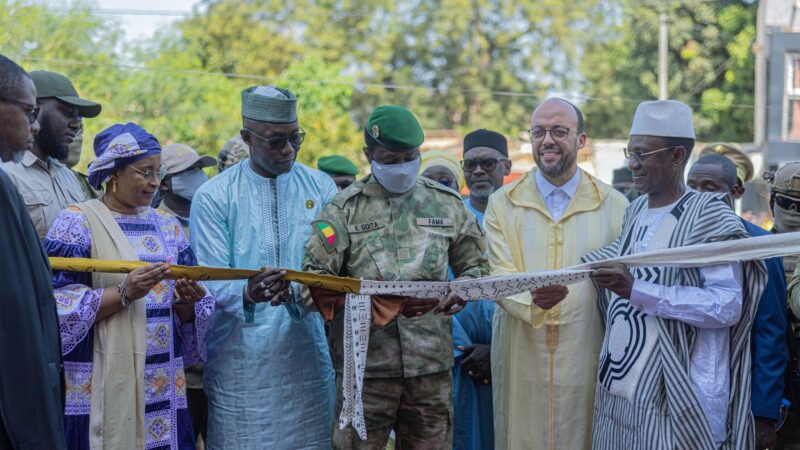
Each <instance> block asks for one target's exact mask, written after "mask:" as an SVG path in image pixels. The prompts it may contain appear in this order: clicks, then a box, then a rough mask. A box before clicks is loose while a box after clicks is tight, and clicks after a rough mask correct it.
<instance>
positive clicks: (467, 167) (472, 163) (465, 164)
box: [461, 158, 506, 172]
mask: <svg viewBox="0 0 800 450" xmlns="http://www.w3.org/2000/svg"><path fill="white" fill-rule="evenodd" d="M500 161H506V159H498V158H486V159H465V160H463V161H461V168H462V169H464V172H473V171H474V170H475V169H477V168H478V165H480V166H481V169H483V171H484V172H493V171H494V169H497V163H499V162H500Z"/></svg>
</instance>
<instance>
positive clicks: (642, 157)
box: [622, 145, 676, 162]
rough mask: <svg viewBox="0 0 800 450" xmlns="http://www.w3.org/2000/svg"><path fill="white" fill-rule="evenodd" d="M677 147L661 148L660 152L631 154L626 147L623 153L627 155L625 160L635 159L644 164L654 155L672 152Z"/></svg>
mask: <svg viewBox="0 0 800 450" xmlns="http://www.w3.org/2000/svg"><path fill="white" fill-rule="evenodd" d="M675 147H676V146H675V145H673V146H672V147H664V148H659V149H658V150H651V151H649V152H631V151H628V148H627V147H625V148H623V149H622V152H623V153H624V154H625V158H626V159H635V160H636V161H639V162H644V161H646V160H647V159H649V158H650V157H651V156H652V155H654V154H656V153H658V152H663V151H664V150H671V149H673V148H675Z"/></svg>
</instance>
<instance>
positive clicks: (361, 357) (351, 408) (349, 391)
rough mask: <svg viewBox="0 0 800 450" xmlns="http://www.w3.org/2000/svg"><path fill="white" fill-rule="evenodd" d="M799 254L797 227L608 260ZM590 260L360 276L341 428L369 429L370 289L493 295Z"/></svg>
mask: <svg viewBox="0 0 800 450" xmlns="http://www.w3.org/2000/svg"><path fill="white" fill-rule="evenodd" d="M796 254H800V232H794V233H784V234H776V235H771V236H760V237H754V238H747V239H739V240H732V241H723V242H715V243H711V244H700V245H693V246H689V247H678V248H670V249H665V250H655V251H650V252H644V253H639V254H636V255H630V256H623V257H619V258H613V259H610V260H608V261H609V262H610V261H615V262H621V263H624V264H626V265H628V266H629V267H641V266H653V267H664V266H671V267H702V266H709V265H717V264H728V263H732V262H740V261H749V260H754V259H765V258H773V257H777V256H789V255H796ZM589 266H590V265H589V264H581V265H578V266H573V267H569V268H567V269H563V270H554V271H543V272H526V273H516V274H511V275H498V276H491V277H485V278H478V279H471V280H459V281H452V282H449V283H448V282H444V281H366V280H365V281H362V282H361V290H360V293H361V295H354V294H347V299H346V302H345V317H344V374H343V377H344V378H343V380H342V387H343V390H344V403H343V406H342V413H341V415H340V416H339V428H340V429H344V428H345V427H346V426H347V425H348V424H350V425H352V426H353V427H354V428H355V429H356V431H357V432H358V436H359V437H360V438H361V439H362V440H366V438H367V432H366V426H365V424H364V409H363V405H362V403H361V392H362V387H363V384H364V368H365V367H366V361H367V347H368V344H369V330H370V326H371V324H372V305H371V300H370V295H399V296H404V297H413V298H438V299H439V300H444V299H445V298H446V297H447V295H448V293H449V292H450V291H451V290H452V291H454V292H455V293H456V294H458V296H459V297H460V298H462V299H464V300H489V301H493V300H497V299H502V298H506V297H509V296H511V295H514V294H519V293H522V292H528V291H530V290H531V289H536V288H541V287H546V286H551V285H555V284H559V285H564V286H566V285H570V284H575V283H580V282H581V281H585V280H588V279H589V274H590V273H591V272H592V271H591V270H589V269H588V267H589Z"/></svg>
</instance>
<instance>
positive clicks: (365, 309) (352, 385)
mask: <svg viewBox="0 0 800 450" xmlns="http://www.w3.org/2000/svg"><path fill="white" fill-rule="evenodd" d="M370 325H372V302H371V300H370V296H369V295H363V294H362V295H355V294H347V297H346V299H345V305H344V368H343V372H344V373H343V374H342V394H343V395H342V396H343V402H342V412H341V414H339V429H340V430H344V428H345V427H346V426H347V425H352V426H353V428H355V430H356V431H357V432H358V437H359V438H361V440H362V441H363V440H366V439H367V426H366V424H365V423H364V405H363V403H362V402H361V392H362V390H363V387H364V369H365V368H366V365H367V347H368V346H369V329H370Z"/></svg>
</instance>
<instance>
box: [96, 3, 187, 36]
mask: <svg viewBox="0 0 800 450" xmlns="http://www.w3.org/2000/svg"><path fill="white" fill-rule="evenodd" d="M94 1H95V3H96V4H97V7H98V8H99V11H98V12H99V13H101V14H103V15H108V16H110V17H112V18H114V19H115V20H117V21H118V22H119V23H120V24H121V25H122V27H123V29H124V30H125V39H126V40H127V41H128V42H135V41H137V40H140V39H146V38H149V37H151V36H152V35H153V34H154V33H155V32H156V31H157V30H158V29H160V28H163V27H168V26H169V25H170V24H171V23H173V22H175V21H176V20H179V19H181V18H182V16H180V15H165V14H162V15H157V14H144V13H150V12H153V13H162V12H167V13H169V12H172V11H179V12H190V11H191V10H192V6H193V5H195V4H196V3H198V0H94ZM123 12H137V14H120V13H123Z"/></svg>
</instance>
